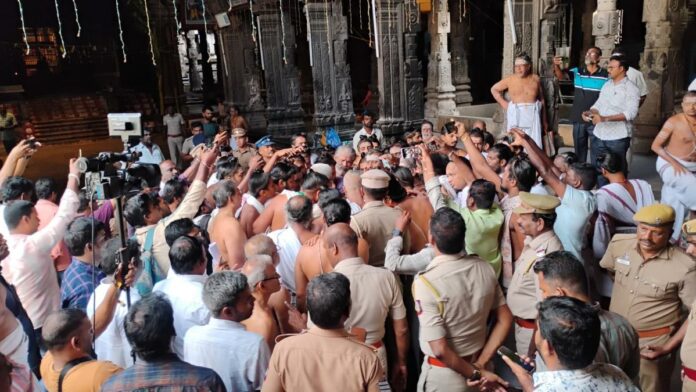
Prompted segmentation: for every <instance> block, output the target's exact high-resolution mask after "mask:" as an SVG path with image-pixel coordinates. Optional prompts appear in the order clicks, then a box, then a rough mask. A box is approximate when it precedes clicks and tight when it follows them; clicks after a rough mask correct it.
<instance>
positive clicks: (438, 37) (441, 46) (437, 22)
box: [425, 0, 458, 123]
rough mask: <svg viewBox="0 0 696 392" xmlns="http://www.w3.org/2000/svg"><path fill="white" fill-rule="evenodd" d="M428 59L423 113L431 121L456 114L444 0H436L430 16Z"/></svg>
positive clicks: (445, 1)
mask: <svg viewBox="0 0 696 392" xmlns="http://www.w3.org/2000/svg"><path fill="white" fill-rule="evenodd" d="M428 28H429V29H430V44H431V45H430V60H429V63H428V87H427V89H426V91H427V92H426V102H425V117H427V118H428V120H430V121H432V122H433V123H434V122H435V121H436V120H437V117H438V116H449V115H456V114H457V113H458V112H457V105H456V104H455V102H454V96H455V94H454V91H455V90H454V85H452V64H451V63H450V53H449V49H448V45H447V34H448V33H449V32H450V14H449V11H448V6H447V0H435V9H433V11H432V14H431V16H430V23H429V26H428Z"/></svg>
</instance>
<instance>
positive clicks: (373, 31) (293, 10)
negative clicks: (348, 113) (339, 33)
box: [17, 0, 466, 68]
mask: <svg viewBox="0 0 696 392" xmlns="http://www.w3.org/2000/svg"><path fill="white" fill-rule="evenodd" d="M23 1H25V0H17V5H18V7H19V17H20V21H21V27H22V34H23V41H24V46H25V50H26V53H27V54H29V53H30V49H31V47H30V44H29V39H28V38H27V28H26V24H25V19H24V4H23ZM80 1H86V0H80ZM113 1H114V5H115V7H116V20H117V26H118V36H119V42H120V45H121V54H122V57H123V62H124V63H126V62H127V53H126V44H125V40H124V38H123V37H124V29H123V23H122V17H121V4H120V3H119V0H113ZM140 1H142V5H143V10H144V14H145V21H146V25H147V26H146V27H147V36H148V41H149V48H150V55H151V62H152V65H153V66H157V61H156V54H155V43H154V38H153V34H152V26H151V21H150V10H149V7H148V4H147V1H148V0H140ZM394 1H396V0H387V1H386V11H387V12H386V14H387V15H386V17H387V18H388V19H387V26H385V27H386V28H387V30H388V34H391V30H392V23H393V19H394V17H393V15H392V11H393V6H394V4H395V3H394ZM425 1H428V0H425ZM431 1H433V2H434V1H435V0H431ZM459 1H460V7H459V8H460V15H459V17H460V19H461V18H462V17H466V5H465V4H466V0H459ZM353 2H354V0H347V6H348V7H347V11H348V14H347V18H348V32H349V33H350V34H351V36H352V34H353V33H354V32H355V30H356V29H358V26H356V25H359V31H361V32H364V31H365V25H367V26H366V27H367V37H366V38H364V39H365V41H367V44H368V45H369V46H370V47H372V48H374V50H375V55H376V57H379V56H380V40H379V36H380V23H379V19H381V18H382V17H383V16H382V15H381V12H380V9H379V8H380V5H382V4H384V0H357V2H358V4H357V8H358V9H357V11H358V14H359V15H358V17H357V18H356V17H355V16H354V15H353ZM419 2H420V1H419V0H406V1H405V2H404V3H405V7H406V13H407V14H408V13H410V12H411V8H410V7H413V6H416V7H417V3H419ZM284 3H286V4H287V6H288V11H289V12H290V14H289V16H290V18H291V19H293V17H294V18H295V19H296V21H295V23H294V29H295V30H294V31H293V32H294V33H295V34H296V35H299V33H300V31H301V30H300V29H301V28H300V26H301V23H302V20H301V18H302V17H304V18H306V22H307V40H308V42H309V47H310V57H311V50H312V49H311V48H312V41H311V40H312V38H311V30H310V23H309V18H308V17H307V8H306V1H303V0H294V1H293V0H288V1H287V2H284V1H283V0H278V10H279V15H280V35H281V37H280V38H281V48H282V59H283V63H284V64H287V63H288V61H287V47H286V31H285V30H286V18H287V16H288V15H286V11H285V7H284ZM300 3H305V12H301V8H302V7H301V5H300ZM363 3H365V4H363ZM198 4H199V5H200V11H201V12H200V14H201V17H202V20H203V28H204V30H205V36H206V37H207V36H208V20H207V9H206V0H198ZM227 4H228V9H227V12H231V11H232V9H233V1H232V0H227ZM248 4H249V16H250V22H251V39H252V41H253V43H254V45H255V48H256V52H257V53H259V54H260V57H261V63H262V68H263V46H262V42H261V41H262V40H261V26H260V25H259V24H258V22H257V20H256V15H255V14H254V0H248ZM339 4H340V3H339ZM54 5H55V11H56V18H57V20H58V36H59V40H60V53H61V56H62V57H63V58H65V57H66V56H67V54H68V52H67V51H66V49H65V40H64V37H63V21H62V18H61V14H60V8H59V0H54ZM323 5H324V18H325V19H326V20H325V22H326V26H327V29H326V33H327V37H326V39H327V46H328V53H329V56H331V55H332V51H333V47H332V44H331V42H332V39H331V30H332V26H333V23H331V22H332V20H331V18H332V17H333V16H332V15H333V11H332V8H333V7H335V6H336V5H335V1H334V0H324V4H323ZM72 6H73V10H74V12H75V23H76V25H77V33H76V36H77V37H80V35H81V33H82V25H81V23H80V14H79V8H78V0H72ZM171 6H172V8H173V10H174V22H175V24H176V31H177V34H179V33H180V31H181V29H182V22H181V21H180V19H179V13H178V6H177V0H171ZM363 8H365V10H363ZM303 14H304V15H303ZM356 19H357V21H356ZM365 19H366V20H365ZM407 25H408V26H409V29H410V24H407ZM357 38H360V37H357ZM294 42H295V47H297V40H294ZM208 61H209V62H210V61H212V56H209V57H208ZM310 64H311V58H310Z"/></svg>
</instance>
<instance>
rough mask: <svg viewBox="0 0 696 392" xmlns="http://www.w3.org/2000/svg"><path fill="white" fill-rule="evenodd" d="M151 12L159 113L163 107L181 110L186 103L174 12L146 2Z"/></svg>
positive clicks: (158, 4) (154, 3) (158, 3)
mask: <svg viewBox="0 0 696 392" xmlns="http://www.w3.org/2000/svg"><path fill="white" fill-rule="evenodd" d="M148 7H150V10H152V14H153V16H154V17H153V18H152V21H153V23H152V27H153V36H154V37H156V39H157V47H156V49H157V52H156V54H157V67H155V72H156V77H157V90H158V91H159V95H160V101H159V106H160V108H159V109H160V112H161V113H164V110H165V107H166V106H169V105H173V106H174V107H175V108H176V109H177V110H178V111H181V110H183V106H184V104H185V103H186V98H185V96H184V84H183V81H182V79H181V62H180V59H179V47H178V44H179V42H178V40H177V27H176V23H175V22H174V11H173V9H172V8H171V7H165V6H163V5H162V3H160V2H158V1H154V2H153V1H148Z"/></svg>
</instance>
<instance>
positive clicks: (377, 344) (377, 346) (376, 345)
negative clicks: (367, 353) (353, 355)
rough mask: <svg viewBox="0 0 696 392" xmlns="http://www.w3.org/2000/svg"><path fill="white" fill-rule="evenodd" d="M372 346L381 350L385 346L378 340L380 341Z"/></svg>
mask: <svg viewBox="0 0 696 392" xmlns="http://www.w3.org/2000/svg"><path fill="white" fill-rule="evenodd" d="M370 346H372V347H374V348H380V347H382V346H383V344H382V341H381V340H378V341H376V342H374V343H372V344H370Z"/></svg>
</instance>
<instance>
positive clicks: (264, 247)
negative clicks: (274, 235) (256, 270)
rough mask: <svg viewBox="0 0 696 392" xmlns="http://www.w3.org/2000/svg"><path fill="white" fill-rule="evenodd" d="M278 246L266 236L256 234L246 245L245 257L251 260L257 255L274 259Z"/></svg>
mask: <svg viewBox="0 0 696 392" xmlns="http://www.w3.org/2000/svg"><path fill="white" fill-rule="evenodd" d="M275 249H276V245H275V243H274V242H273V240H272V239H271V238H270V237H269V236H267V235H265V234H256V235H255V236H253V237H251V238H249V239H248V240H247V242H246V243H245V244H244V255H245V256H246V258H247V259H248V258H250V257H252V256H256V255H266V256H269V257H272V255H273V251H274V250H275Z"/></svg>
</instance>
